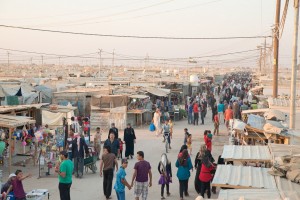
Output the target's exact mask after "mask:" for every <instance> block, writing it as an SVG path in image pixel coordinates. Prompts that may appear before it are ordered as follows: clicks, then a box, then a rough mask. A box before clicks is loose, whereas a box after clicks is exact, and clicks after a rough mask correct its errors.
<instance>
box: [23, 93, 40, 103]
mask: <svg viewBox="0 0 300 200" xmlns="http://www.w3.org/2000/svg"><path fill="white" fill-rule="evenodd" d="M38 96H39V95H38V93H35V92H31V93H29V95H28V96H24V98H23V103H24V104H32V103H35V102H34V100H35V99H36V98H37V97H38Z"/></svg>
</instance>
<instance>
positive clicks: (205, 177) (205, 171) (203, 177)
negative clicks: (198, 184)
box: [199, 164, 215, 182]
mask: <svg viewBox="0 0 300 200" xmlns="http://www.w3.org/2000/svg"><path fill="white" fill-rule="evenodd" d="M214 168H215V167H214V166H213V165H212V166H210V168H207V167H206V166H205V165H204V164H202V166H201V172H200V174H199V180H200V181H202V182H209V181H211V180H212V178H213V176H212V175H211V173H210V172H211V171H212V170H213V169H214Z"/></svg>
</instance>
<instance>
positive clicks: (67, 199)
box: [58, 183, 72, 200]
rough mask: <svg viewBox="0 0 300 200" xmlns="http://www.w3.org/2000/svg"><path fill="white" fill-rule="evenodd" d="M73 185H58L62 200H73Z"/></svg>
mask: <svg viewBox="0 0 300 200" xmlns="http://www.w3.org/2000/svg"><path fill="white" fill-rule="evenodd" d="M71 185H72V183H59V184H58V189H59V195H60V200H71V196H70V189H71Z"/></svg>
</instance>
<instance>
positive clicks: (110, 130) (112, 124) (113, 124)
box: [108, 123, 119, 139]
mask: <svg viewBox="0 0 300 200" xmlns="http://www.w3.org/2000/svg"><path fill="white" fill-rule="evenodd" d="M111 132H113V133H114V134H115V139H118V138H119V130H118V129H117V128H116V126H115V123H111V128H110V129H109V132H108V139H109V134H110V133H111Z"/></svg>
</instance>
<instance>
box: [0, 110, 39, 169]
mask: <svg viewBox="0 0 300 200" xmlns="http://www.w3.org/2000/svg"><path fill="white" fill-rule="evenodd" d="M33 123H35V120H33V119H32V118H31V117H21V116H11V115H1V114H0V127H2V128H4V129H8V132H9V133H8V141H7V142H8V144H9V147H10V148H9V149H8V152H7V153H8V172H9V173H11V165H12V155H13V151H14V147H15V140H14V141H13V137H12V134H13V132H14V129H16V128H17V127H22V126H25V125H29V124H33ZM34 156H36V155H34Z"/></svg>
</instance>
